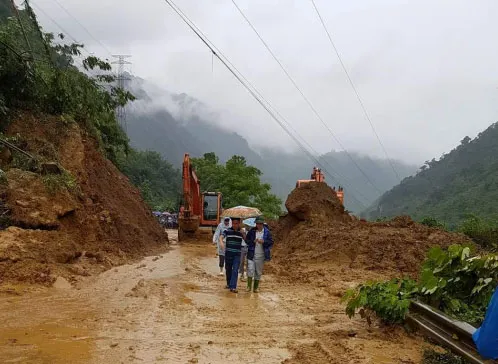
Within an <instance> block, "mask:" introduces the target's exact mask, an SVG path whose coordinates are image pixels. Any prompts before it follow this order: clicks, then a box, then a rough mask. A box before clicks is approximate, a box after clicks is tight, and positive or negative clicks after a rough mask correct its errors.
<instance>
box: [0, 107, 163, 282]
mask: <svg viewBox="0 0 498 364" xmlns="http://www.w3.org/2000/svg"><path fill="white" fill-rule="evenodd" d="M7 134H8V135H19V136H20V138H21V140H22V144H23V148H24V149H25V150H26V151H27V152H30V153H31V154H33V155H35V156H37V157H38V158H40V159H42V160H45V161H51V162H57V163H58V164H59V165H60V166H61V167H62V168H63V169H65V170H66V171H67V172H69V174H70V176H72V177H71V178H73V179H74V180H75V183H74V185H72V184H71V183H67V182H64V179H63V176H62V175H57V174H54V175H42V174H39V173H33V172H29V171H25V170H21V169H16V168H9V166H8V165H7V166H5V165H4V166H3V168H4V169H6V175H7V181H8V184H7V185H6V186H5V185H4V186H2V189H3V191H2V192H3V193H2V196H4V198H3V203H4V204H5V205H6V206H7V208H8V209H9V211H10V224H11V226H10V227H9V228H7V229H6V230H4V231H1V232H0V283H7V282H28V283H42V284H47V285H49V284H52V283H53V282H54V280H55V279H56V277H57V276H58V275H62V276H64V277H66V278H68V279H70V280H73V281H74V280H76V279H77V278H78V277H79V276H86V275H89V274H91V273H95V272H100V271H102V270H105V269H108V268H110V267H112V266H114V265H118V264H123V263H125V262H128V261H129V260H130V259H137V258H139V257H143V256H144V255H146V254H150V253H152V252H154V251H156V250H158V249H162V250H164V249H166V247H167V242H168V239H167V234H166V233H165V232H164V231H163V229H162V228H161V227H160V225H159V224H158V223H157V221H156V220H155V219H154V217H153V216H152V214H151V211H150V209H149V208H148V207H147V206H146V205H145V204H144V202H143V201H142V198H141V197H140V194H139V191H138V190H137V189H136V188H135V187H133V186H132V185H131V184H130V183H129V181H128V179H127V178H126V177H125V176H124V175H122V174H121V173H120V172H119V171H118V170H117V168H116V167H115V166H114V165H113V164H112V163H111V162H110V161H108V160H107V159H105V158H104V157H103V156H102V153H101V152H100V151H99V149H98V147H97V143H96V142H95V140H94V139H93V138H92V137H91V136H89V135H87V134H86V133H85V132H83V131H82V130H81V129H80V128H79V127H78V126H77V125H76V124H75V123H72V124H68V125H66V124H65V123H63V122H62V120H61V118H59V117H47V116H40V117H34V116H33V115H31V114H20V115H19V116H18V118H17V119H16V120H15V121H14V122H13V123H12V124H11V125H10V127H9V129H8V132H7Z"/></svg>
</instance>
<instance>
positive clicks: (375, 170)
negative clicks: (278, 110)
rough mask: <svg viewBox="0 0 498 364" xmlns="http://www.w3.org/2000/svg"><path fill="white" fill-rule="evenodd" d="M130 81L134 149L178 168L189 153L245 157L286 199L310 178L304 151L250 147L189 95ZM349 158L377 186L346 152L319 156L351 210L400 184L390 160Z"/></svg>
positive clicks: (403, 168)
mask: <svg viewBox="0 0 498 364" xmlns="http://www.w3.org/2000/svg"><path fill="white" fill-rule="evenodd" d="M131 78H132V81H131V83H130V90H131V92H132V93H133V94H134V95H135V96H136V97H137V100H136V101H135V102H133V103H131V104H130V105H129V107H128V118H127V131H128V136H129V138H130V141H131V144H132V146H134V147H136V148H138V149H147V150H154V151H157V152H159V153H160V154H161V155H162V156H163V157H164V158H165V159H167V160H168V161H169V162H170V163H171V164H173V165H174V166H176V167H178V168H179V167H180V166H181V162H182V160H183V153H185V152H188V153H190V155H192V156H194V157H201V156H203V155H204V154H205V153H211V152H213V153H215V154H216V156H217V157H218V158H219V160H220V162H222V163H224V162H226V161H227V160H229V159H230V158H231V157H232V156H233V155H239V156H244V157H245V159H246V160H247V163H248V164H250V165H253V166H255V167H256V168H258V169H259V170H260V171H261V172H263V175H262V176H261V180H262V181H263V182H266V183H269V184H270V185H271V186H272V191H273V193H275V194H276V195H277V196H278V197H280V198H281V199H282V200H284V201H285V199H286V198H287V195H288V194H289V192H290V191H291V190H292V189H293V188H294V186H295V184H296V180H298V179H303V178H308V177H309V175H310V173H311V169H312V168H313V165H314V162H313V161H311V160H310V159H309V158H308V157H307V156H306V155H304V154H303V153H297V152H296V153H292V152H286V151H283V150H279V149H258V150H255V149H253V148H252V147H251V146H250V145H249V144H248V142H247V140H246V139H245V137H244V135H243V131H238V132H237V133H235V132H233V131H230V130H227V129H225V128H222V127H221V126H219V124H217V123H216V121H215V120H213V118H215V116H214V117H213V116H212V115H210V113H209V110H207V109H206V108H205V107H204V106H203V105H202V104H201V103H200V102H199V101H198V100H195V99H193V98H192V97H189V96H188V95H185V94H181V95H177V94H171V93H168V91H166V90H157V89H153V90H152V91H149V89H151V88H153V86H151V85H150V84H148V83H147V81H144V80H142V79H139V78H137V77H131ZM149 93H151V94H150V95H149ZM168 95H169V97H168V101H164V103H163V104H161V105H158V102H157V100H154V99H155V98H161V99H166V96H168ZM170 109H177V110H178V109H180V110H182V109H187V110H188V112H183V113H182V112H178V111H176V113H173V112H172V111H170ZM239 129H240V128H239ZM241 130H243V129H241ZM350 154H351V155H352V157H353V158H354V159H355V161H356V163H357V164H358V165H359V166H360V167H361V168H362V169H363V170H364V171H365V173H366V174H367V175H368V176H369V179H370V180H371V181H372V183H373V184H374V185H375V187H374V186H372V184H370V183H369V182H368V181H367V180H366V179H365V177H364V176H363V175H362V173H361V172H360V171H359V170H358V169H357V168H356V166H355V165H354V164H353V163H352V162H351V160H350V158H349V157H348V156H347V155H346V154H345V153H344V152H330V153H327V154H325V155H322V156H319V160H320V162H321V163H322V165H323V166H324V167H325V168H326V169H327V170H329V171H330V172H331V173H332V175H333V178H332V177H331V176H330V175H326V181H327V182H328V183H329V184H331V185H339V184H340V185H342V186H344V187H345V190H346V194H345V203H346V206H347V208H348V209H349V210H350V211H353V212H360V211H362V210H364V209H365V208H367V207H368V206H369V205H370V204H371V203H373V201H375V199H376V198H378V197H379V196H380V195H381V194H382V193H383V192H385V191H387V190H388V189H390V188H391V187H393V186H394V185H396V184H397V183H398V182H399V181H398V180H397V179H396V176H395V175H394V173H393V171H392V169H391V166H390V165H389V163H388V162H387V161H386V160H382V159H375V158H370V157H367V156H362V155H359V154H357V153H354V152H350ZM394 163H395V166H396V169H397V171H398V173H399V174H400V176H401V177H406V176H409V175H411V174H413V173H415V171H416V169H417V168H416V167H415V166H413V165H407V164H405V163H403V162H399V161H394Z"/></svg>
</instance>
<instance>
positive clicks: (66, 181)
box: [42, 170, 79, 194]
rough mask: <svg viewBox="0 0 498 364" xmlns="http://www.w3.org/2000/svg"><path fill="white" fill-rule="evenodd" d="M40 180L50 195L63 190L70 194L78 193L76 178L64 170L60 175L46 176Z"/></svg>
mask: <svg viewBox="0 0 498 364" xmlns="http://www.w3.org/2000/svg"><path fill="white" fill-rule="evenodd" d="M42 180H43V183H44V184H45V187H46V188H47V190H48V191H49V193H51V194H55V193H57V192H58V191H60V190H61V189H63V188H64V189H66V190H67V191H69V192H72V193H76V192H78V191H79V185H78V182H77V181H76V178H74V176H73V175H72V174H71V173H69V172H68V171H66V170H63V171H62V173H60V174H47V175H45V176H43V178H42Z"/></svg>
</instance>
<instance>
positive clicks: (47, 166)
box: [41, 162, 62, 174]
mask: <svg viewBox="0 0 498 364" xmlns="http://www.w3.org/2000/svg"><path fill="white" fill-rule="evenodd" d="M41 171H42V174H61V173H62V169H61V167H59V165H58V164H57V163H55V162H46V163H42V164H41Z"/></svg>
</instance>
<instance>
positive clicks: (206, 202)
mask: <svg viewBox="0 0 498 364" xmlns="http://www.w3.org/2000/svg"><path fill="white" fill-rule="evenodd" d="M182 185H183V205H182V206H181V207H180V214H179V216H178V241H182V240H185V239H186V238H195V239H198V238H200V237H201V235H203V236H204V237H205V238H206V239H207V238H210V237H212V235H213V232H214V231H215V230H216V227H217V226H218V224H219V222H220V217H221V213H222V195H221V192H203V193H201V185H200V181H199V178H198V177H197V174H196V173H195V170H194V167H193V166H192V164H191V163H190V156H189V154H188V153H185V155H184V157H183V165H182Z"/></svg>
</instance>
